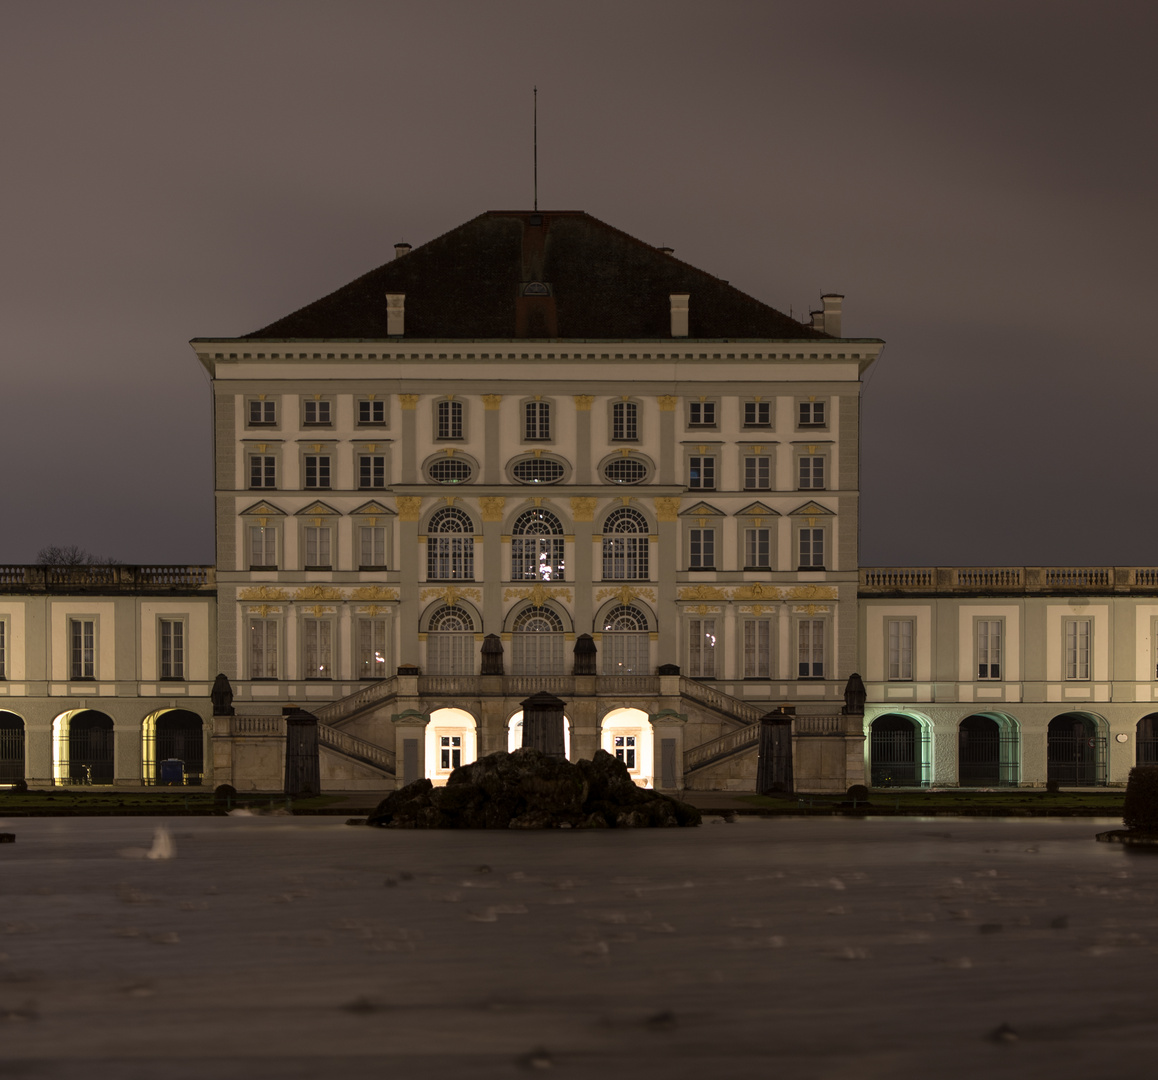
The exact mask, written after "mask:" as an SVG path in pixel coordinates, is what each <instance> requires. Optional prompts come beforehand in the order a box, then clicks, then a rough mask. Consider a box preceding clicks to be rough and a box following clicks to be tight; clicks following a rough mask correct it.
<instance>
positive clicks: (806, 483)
mask: <svg viewBox="0 0 1158 1080" xmlns="http://www.w3.org/2000/svg"><path fill="white" fill-rule="evenodd" d="M799 466H800V487H801V488H823V487H824V458H823V457H822V456H819V455H818V456H816V457H811V456H808V457H802V458H800V461H799Z"/></svg>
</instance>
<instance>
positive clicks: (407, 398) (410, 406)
mask: <svg viewBox="0 0 1158 1080" xmlns="http://www.w3.org/2000/svg"><path fill="white" fill-rule="evenodd" d="M398 404H399V405H401V406H402V408H403V409H405V410H406V411H407V412H413V411H414V410H415V409H417V408H418V395H417V394H399V395H398Z"/></svg>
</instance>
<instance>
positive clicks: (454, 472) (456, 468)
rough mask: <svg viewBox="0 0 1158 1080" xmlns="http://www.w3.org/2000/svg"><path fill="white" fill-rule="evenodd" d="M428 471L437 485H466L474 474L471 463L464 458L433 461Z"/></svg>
mask: <svg viewBox="0 0 1158 1080" xmlns="http://www.w3.org/2000/svg"><path fill="white" fill-rule="evenodd" d="M426 471H427V474H428V475H429V476H430V479H431V480H433V481H434V482H435V483H436V484H465V483H466V482H467V481H468V480H469V479H470V478H471V475H472V472H473V470H472V469H471V467H470V462H469V461H463V460H462V458H440V459H439V460H438V461H432V462H431V463H430V466H429V468H428V469H427V470H426Z"/></svg>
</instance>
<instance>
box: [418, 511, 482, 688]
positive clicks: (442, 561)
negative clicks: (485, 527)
mask: <svg viewBox="0 0 1158 1080" xmlns="http://www.w3.org/2000/svg"><path fill="white" fill-rule="evenodd" d="M426 576H427V578H428V579H429V580H430V581H472V580H474V537H473V536H439V535H437V534H435V535H433V536H430V537H429V538H428V539H427V541H426ZM444 674H448V673H444Z"/></svg>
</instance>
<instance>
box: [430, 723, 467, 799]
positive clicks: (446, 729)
mask: <svg viewBox="0 0 1158 1080" xmlns="http://www.w3.org/2000/svg"><path fill="white" fill-rule="evenodd" d="M476 732H477V725H476V723H475V719H474V717H473V716H471V714H470V713H468V712H467V711H466V710H465V709H435V710H434V712H432V713H431V714H430V723H429V724H427V725H426V776H427V779H428V780H430V781H432V782H433V783H435V784H445V783H446V781H447V780H448V779H449V778H450V774H451V773H452V772H454V770H455V769H457V768H458V767H459V766H460V765H469V764H470V763H471V762H472V761H474V759H475V758H476V757H477V756H478V738H477V734H476Z"/></svg>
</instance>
